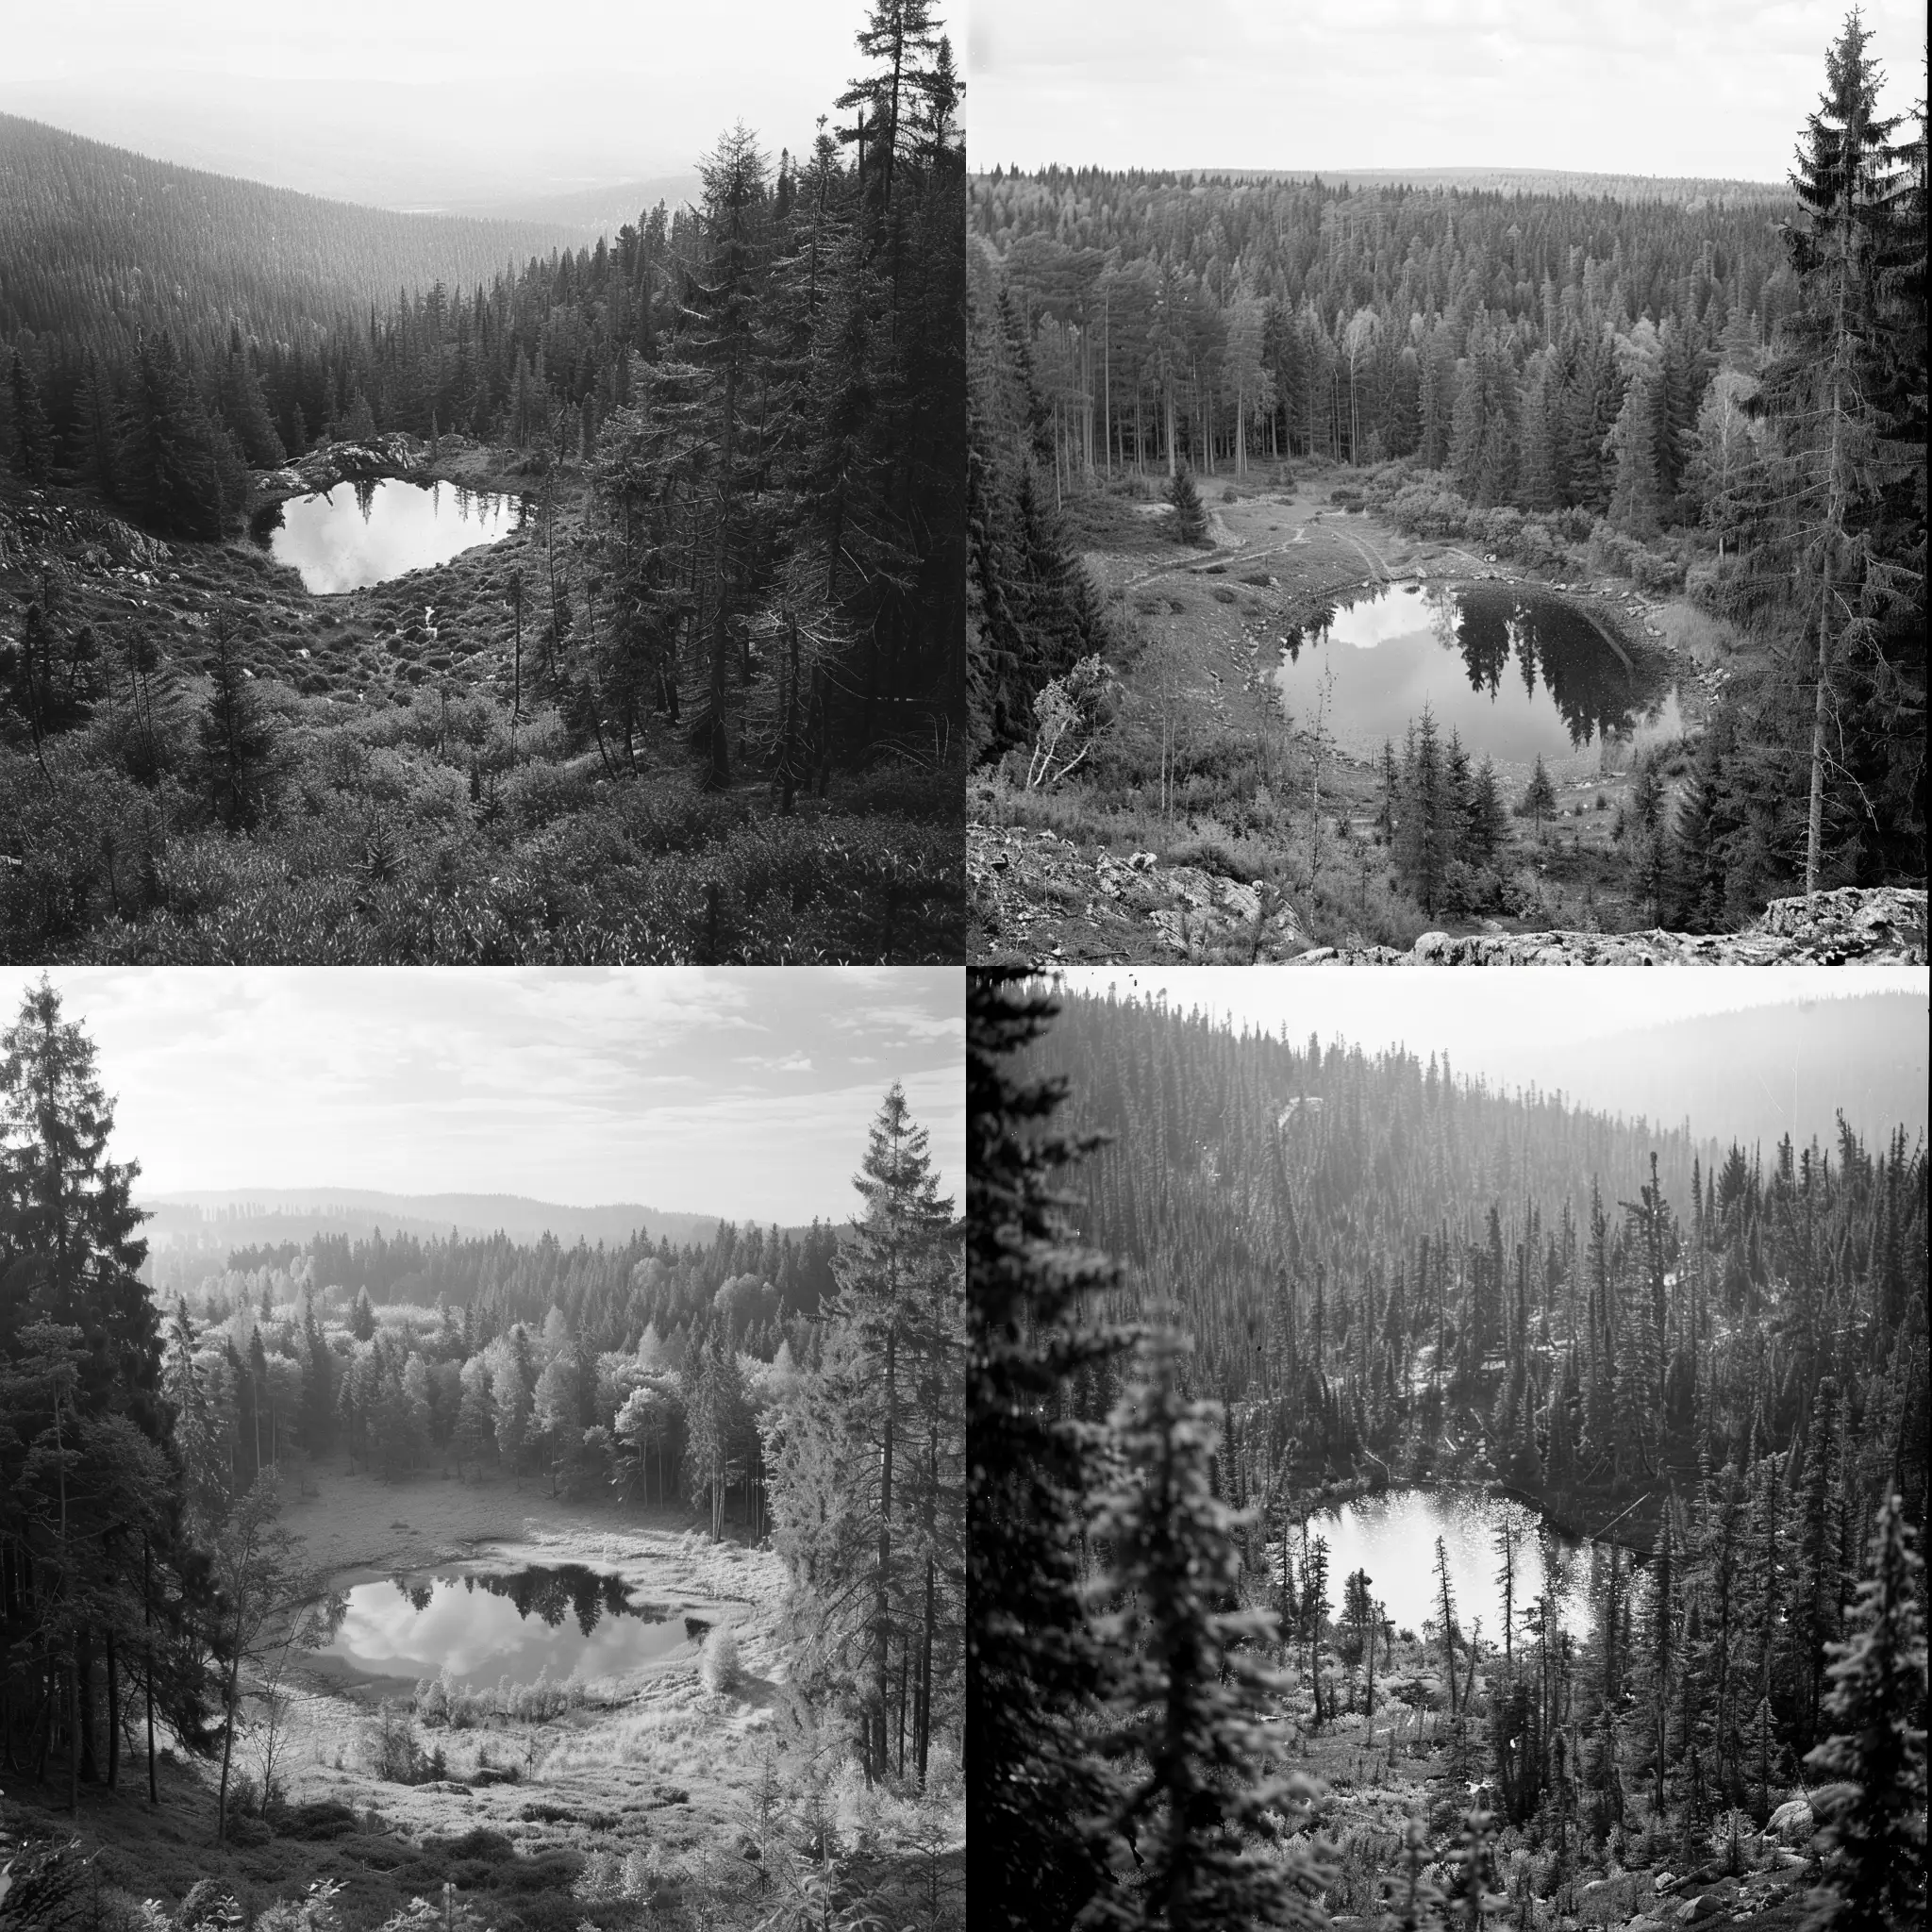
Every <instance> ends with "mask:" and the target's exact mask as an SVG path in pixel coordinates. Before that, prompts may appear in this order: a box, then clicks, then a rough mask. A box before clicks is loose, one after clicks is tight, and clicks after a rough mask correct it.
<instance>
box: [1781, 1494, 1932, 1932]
mask: <svg viewBox="0 0 1932 1932" xmlns="http://www.w3.org/2000/svg"><path fill="white" fill-rule="evenodd" d="M1917 1543H1918V1537H1917V1533H1916V1532H1915V1531H1914V1530H1913V1528H1912V1526H1911V1525H1910V1524H1907V1522H1906V1520H1905V1506H1904V1503H1903V1501H1902V1499H1901V1498H1900V1497H1899V1496H1898V1495H1897V1494H1895V1493H1894V1494H1890V1495H1888V1496H1887V1497H1886V1499H1885V1501H1884V1503H1883V1504H1881V1505H1880V1507H1879V1509H1878V1513H1877V1518H1876V1521H1875V1524H1874V1529H1873V1533H1872V1540H1871V1542H1870V1544H1869V1545H1868V1547H1867V1553H1866V1563H1865V1575H1864V1578H1863V1580H1862V1581H1861V1582H1860V1584H1859V1586H1858V1596H1857V1603H1856V1605H1855V1606H1854V1607H1853V1610H1852V1614H1851V1619H1850V1630H1849V1634H1848V1636H1847V1637H1846V1639H1845V1641H1843V1642H1841V1643H1833V1644H1832V1645H1831V1646H1830V1648H1831V1653H1832V1663H1831V1667H1830V1677H1831V1691H1830V1692H1829V1694H1828V1695H1827V1697H1826V1699H1825V1703H1824V1710H1825V1716H1826V1719H1827V1721H1828V1722H1829V1723H1830V1724H1831V1725H1832V1735H1831V1736H1830V1737H1828V1738H1827V1739H1826V1740H1824V1743H1822V1744H1820V1745H1818V1746H1817V1747H1816V1749H1814V1750H1813V1751H1812V1752H1811V1753H1810V1755H1809V1756H1808V1757H1807V1758H1806V1760H1805V1764H1806V1768H1807V1770H1809V1771H1810V1772H1812V1773H1814V1774H1817V1775H1819V1776H1822V1777H1826V1778H1830V1779H1831V1780H1833V1782H1831V1783H1829V1784H1827V1785H1826V1786H1825V1787H1824V1789H1823V1790H1814V1791H1813V1792H1812V1793H1811V1803H1812V1807H1813V1809H1814V1811H1815V1812H1816V1813H1817V1815H1818V1817H1819V1819H1820V1821H1821V1829H1820V1831H1819V1835H1818V1848H1819V1850H1820V1852H1821V1853H1822V1854H1823V1856H1824V1886H1823V1887H1822V1888H1821V1889H1820V1890H1817V1891H1814V1892H1813V1893H1812V1894H1811V1901H1810V1903H1811V1907H1812V1910H1811V1916H1810V1918H1809V1919H1808V1920H1807V1932H1824V1928H1826V1927H1830V1928H1832V1932H1882V1928H1890V1927H1895V1926H1900V1925H1916V1924H1924V1917H1925V1905H1926V1900H1925V1732H1924V1712H1925V1697H1926V1667H1925V1626H1924V1610H1923V1608H1922V1603H1923V1593H1924V1583H1923V1581H1922V1572H1923V1569H1924V1565H1923V1563H1922V1561H1921V1558H1920V1557H1919V1553H1918V1548H1917Z"/></svg>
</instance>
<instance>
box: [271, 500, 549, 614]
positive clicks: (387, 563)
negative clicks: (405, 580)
mask: <svg viewBox="0 0 1932 1932" xmlns="http://www.w3.org/2000/svg"><path fill="white" fill-rule="evenodd" d="M276 508H278V509H279V511H280V518H279V521H277V520H276V519H275V516H274V515H273V514H271V515H270V516H269V517H267V518H266V519H265V520H264V521H263V522H262V523H261V524H258V529H257V534H258V536H259V535H260V534H261V533H262V531H263V530H264V529H265V530H266V532H267V537H268V547H269V553H270V555H271V556H273V557H274V558H275V559H276V561H277V562H280V563H288V564H292V565H293V566H294V567H295V568H296V569H297V570H298V571H300V572H301V573H302V582H303V585H304V586H305V587H306V588H307V589H308V591H310V592H311V593H312V594H314V595H316V596H329V595H332V594H334V593H335V592H337V591H354V590H358V589H360V588H361V587H362V586H363V585H364V584H380V583H386V582H388V580H389V579H390V578H391V577H399V576H401V575H403V574H404V573H405V572H406V571H412V570H422V569H424V568H425V566H427V565H429V564H435V563H447V562H448V561H449V560H450V558H453V557H455V556H457V555H458V553H459V552H461V551H464V550H470V549H474V548H475V546H476V545H477V544H479V543H494V542H497V541H500V540H501V539H503V538H505V537H508V535H509V534H510V532H511V531H512V530H514V529H515V528H516V527H517V526H518V525H519V523H520V522H521V521H522V518H523V498H522V497H520V496H496V495H492V494H491V493H489V492H488V491H477V490H463V489H459V488H458V486H457V485H456V484H454V483H406V482H404V481H402V480H401V479H400V478H399V477H395V476H385V477H382V478H381V479H380V480H378V481H376V482H373V483H338V484H337V485H336V487H335V488H334V489H333V490H328V491H321V492H319V493H317V494H315V495H311V496H292V497H291V498H290V499H289V500H288V501H287V502H286V503H283V504H280V505H278V506H277V507H276Z"/></svg>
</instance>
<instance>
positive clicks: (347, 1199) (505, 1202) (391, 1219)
mask: <svg viewBox="0 0 1932 1932" xmlns="http://www.w3.org/2000/svg"><path fill="white" fill-rule="evenodd" d="M140 1206H141V1207H142V1208H143V1209H144V1210H146V1211H147V1213H148V1214H149V1215H150V1217H151V1218H150V1219H149V1220H148V1221H147V1222H146V1224H144V1227H143V1232H144V1233H145V1234H146V1235H147V1237H148V1244H149V1246H150V1248H155V1249H159V1248H169V1249H175V1248H181V1247H186V1248H190V1249H193V1250H195V1251H197V1252H200V1253H202V1254H207V1253H208V1252H212V1251H222V1252H225V1251H226V1250H227V1249H229V1248H234V1247H250V1246H258V1245H262V1244H272V1243H276V1242H281V1241H308V1238H309V1237H310V1236H311V1235H315V1234H330V1235H341V1234H367V1233H370V1232H372V1231H373V1230H374V1229H375V1228H378V1227H380V1228H385V1229H387V1230H388V1231H389V1232H390V1233H391V1234H397V1233H408V1234H417V1235H446V1234H449V1233H451V1232H453V1231H454V1232H456V1233H458V1234H467V1235H490V1234H498V1233H501V1234H507V1235H508V1236H509V1237H510V1238H511V1240H513V1241H538V1240H541V1238H542V1237H543V1236H545V1235H549V1236H550V1237H552V1238H553V1239H554V1240H556V1241H563V1242H566V1243H569V1242H575V1241H590V1242H591V1243H593V1244H594V1243H596V1242H599V1241H605V1242H608V1243H609V1244H610V1245H612V1246H621V1245H623V1243H625V1241H629V1240H631V1238H632V1237H633V1236H635V1235H640V1234H641V1235H642V1236H643V1237H644V1238H645V1239H646V1240H648V1241H662V1240H670V1241H708V1240H709V1239H710V1237H711V1234H712V1232H713V1230H715V1229H716V1227H717V1225H718V1224H719V1222H720V1220H721V1219H722V1218H723V1217H722V1216H720V1215H717V1214H691V1213H683V1212H677V1213H673V1212H663V1211H660V1210H659V1209H658V1208H647V1207H641V1206H640V1205H639V1204H638V1203H636V1202H634V1201H615V1202H610V1203H608V1204H604V1205H600V1206H597V1207H591V1208H576V1207H570V1206H567V1205H566V1204H564V1203H562V1202H558V1201H536V1200H530V1199H528V1198H526V1197H525V1196H524V1195H521V1194H391V1193H384V1192H382V1191H378V1190H375V1189H371V1188H253V1189H225V1190H204V1191H190V1192H182V1193H174V1194H158V1195H153V1196H147V1197H142V1199H141V1201H140Z"/></svg>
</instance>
